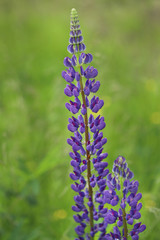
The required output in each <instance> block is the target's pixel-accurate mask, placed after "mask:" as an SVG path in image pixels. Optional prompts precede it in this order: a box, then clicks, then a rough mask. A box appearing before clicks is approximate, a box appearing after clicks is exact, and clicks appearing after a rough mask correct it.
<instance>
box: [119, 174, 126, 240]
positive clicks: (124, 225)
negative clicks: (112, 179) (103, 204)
mask: <svg viewBox="0 0 160 240" xmlns="http://www.w3.org/2000/svg"><path fill="white" fill-rule="evenodd" d="M120 185H121V190H122V192H121V199H123V181H122V177H120ZM122 218H123V227H124V237H125V238H126V240H127V239H128V228H127V221H126V211H125V208H124V209H122Z"/></svg>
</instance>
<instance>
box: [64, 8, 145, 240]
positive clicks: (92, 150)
mask: <svg viewBox="0 0 160 240" xmlns="http://www.w3.org/2000/svg"><path fill="white" fill-rule="evenodd" d="M70 30H71V31H70V39H69V43H70V44H69V46H68V48H67V49H68V51H69V53H71V54H72V56H71V57H70V58H69V57H65V59H64V66H65V67H66V69H65V71H63V72H62V77H63V78H64V79H65V81H66V82H67V85H66V87H65V89H64V93H65V95H66V96H68V97H70V98H71V100H69V102H67V103H66V104H65V106H66V108H67V109H68V110H69V111H70V112H71V113H72V114H74V116H72V117H71V118H69V119H68V122H69V124H68V130H69V131H70V132H71V133H72V134H74V135H72V136H71V137H70V138H68V139H67V143H68V144H69V145H70V146H71V147H72V152H70V153H69V155H70V157H71V162H70V164H71V166H72V167H73V171H72V172H71V173H70V178H71V179H72V180H73V181H74V183H72V184H71V188H72V190H73V191H74V192H75V196H74V202H75V204H74V205H73V206H72V210H73V211H74V212H75V214H74V216H73V218H74V220H75V222H76V223H77V224H78V225H77V226H76V227H75V232H76V234H77V238H75V240H93V239H94V236H95V235H96V234H97V233H99V235H98V239H99V240H105V239H106V240H127V238H128V236H129V235H130V236H131V238H132V239H133V240H138V238H139V233H141V232H143V231H144V230H145V228H146V226H145V225H142V224H141V222H139V223H135V224H134V220H135V219H136V220H137V219H140V217H141V214H140V212H139V211H140V209H141V208H142V203H140V202H139V200H140V199H141V197H142V194H141V193H138V186H139V183H138V181H135V180H131V179H132V178H133V173H132V172H131V171H130V169H129V168H128V166H127V163H126V160H125V158H124V157H121V156H119V157H118V158H117V159H116V160H115V162H114V165H113V170H112V172H113V173H112V174H111V173H109V170H108V169H107V167H108V163H107V162H106V161H105V159H106V158H107V157H108V153H103V147H104V144H105V143H106V142H107V138H105V137H103V132H102V130H103V129H104V128H105V126H106V124H105V121H104V117H103V116H100V115H98V116H97V117H96V118H94V116H93V115H92V114H90V115H89V116H88V110H89V109H90V110H91V111H92V112H93V113H97V112H99V110H100V109H101V108H102V107H103V105H104V101H103V100H102V99H99V97H97V96H95V95H93V96H91V97H90V95H91V94H94V93H96V92H97V91H98V90H99V87H100V82H99V81H96V80H95V77H97V75H98V71H97V69H96V68H94V67H93V66H90V65H89V66H87V67H85V66H84V65H85V64H90V63H91V62H92V60H93V56H92V55H91V54H90V53H87V54H86V53H84V50H85V49H86V47H85V45H84V43H83V37H82V32H81V30H80V25H79V20H78V15H77V11H76V10H75V9H72V11H71V27H70ZM83 81H84V82H83ZM105 204H107V206H110V205H111V208H109V207H108V208H106V206H105ZM118 204H120V207H119V209H118V207H117V205H118ZM127 205H128V207H127V208H126V206H127ZM115 206H116V210H115V209H113V208H114V207H115ZM117 209H118V210H117ZM126 209H127V210H126ZM128 209H129V210H128ZM111 224H114V227H113V231H111V232H109V233H108V232H107V226H108V225H111ZM128 224H129V225H133V224H134V226H133V228H132V229H130V230H128V229H129V228H128V227H127V226H128ZM87 225H89V228H88V227H87ZM121 228H122V229H121ZM86 229H89V230H88V231H87V230H86Z"/></svg>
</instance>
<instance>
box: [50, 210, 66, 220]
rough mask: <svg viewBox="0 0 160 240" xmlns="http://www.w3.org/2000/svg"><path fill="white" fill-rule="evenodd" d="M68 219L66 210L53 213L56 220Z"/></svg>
mask: <svg viewBox="0 0 160 240" xmlns="http://www.w3.org/2000/svg"><path fill="white" fill-rule="evenodd" d="M66 217H67V212H66V211H65V210H64V209H59V210H57V211H55V212H54V213H53V218H54V219H57V220H58V219H65V218H66Z"/></svg>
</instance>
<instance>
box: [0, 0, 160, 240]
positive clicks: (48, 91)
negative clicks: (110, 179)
mask: <svg viewBox="0 0 160 240" xmlns="http://www.w3.org/2000/svg"><path fill="white" fill-rule="evenodd" d="M73 7H74V8H76V9H77V11H78V13H79V18H80V24H81V29H82V33H83V36H84V42H85V44H86V46H87V52H90V53H92V54H93V56H94V58H93V62H92V63H93V66H94V67H96V68H97V69H98V71H99V75H98V77H97V80H99V81H101V88H100V90H99V93H98V94H99V96H100V98H102V99H104V101H105V105H104V107H103V109H102V110H101V114H102V115H104V117H105V121H106V128H105V129H104V131H103V132H104V136H105V137H107V139H108V143H107V144H106V145H105V151H107V152H108V154H109V156H108V159H107V161H108V163H109V168H110V169H111V168H112V164H113V161H114V160H115V159H116V158H117V156H118V155H123V156H124V157H125V158H126V159H127V161H128V164H129V167H130V169H131V170H132V171H133V172H134V175H135V179H137V180H138V181H139V182H140V189H139V190H140V191H141V192H142V194H143V200H142V201H143V208H142V210H141V214H142V221H143V223H145V224H146V225H147V230H146V231H145V232H144V233H143V234H141V235H140V239H143V240H148V239H149V240H158V239H159V235H160V228H159V225H160V28H159V22H160V2H159V1H158V0H141V1H138V0H121V1H120V0H93V1H92V0H82V1H75V0H70V1H65V0H59V1H55V0H52V1H51V0H46V1H43V0H39V1H38V0H32V1H31V0H28V1H25V0H0V239H1V240H53V239H54V240H72V239H74V238H75V233H74V228H75V226H76V224H75V223H74V221H73V218H72V215H73V213H72V210H71V206H72V204H73V194H74V193H73V191H72V190H71V188H70V184H71V180H70V179H69V172H70V171H71V166H70V158H69V156H68V152H69V151H70V147H69V146H68V145H67V143H66V139H67V137H68V136H70V134H69V132H68V131H67V123H68V120H67V119H68V117H69V116H70V113H69V112H68V111H67V110H66V109H65V107H64V105H65V102H66V101H67V100H68V99H67V97H66V96H65V95H64V93H63V91H64V87H65V85H66V83H65V81H64V79H63V78H62V77H61V72H62V70H64V69H65V67H64V66H63V59H64V57H65V56H69V53H68V52H67V50H66V49H67V46H68V40H69V21H70V19H69V17H70V10H71V8H73Z"/></svg>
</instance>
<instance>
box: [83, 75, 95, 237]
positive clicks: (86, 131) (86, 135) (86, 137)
mask: <svg viewBox="0 0 160 240" xmlns="http://www.w3.org/2000/svg"><path fill="white" fill-rule="evenodd" d="M80 87H81V95H82V101H83V104H84V105H85V107H86V109H87V105H86V99H85V94H84V91H83V83H82V76H81V77H80ZM84 123H85V146H86V156H87V181H88V191H89V196H90V198H91V202H92V203H93V191H92V187H91V186H90V177H91V164H90V163H91V161H90V154H89V151H88V150H87V143H88V141H89V134H88V133H89V132H88V115H87V112H86V114H85V115H84ZM89 215H90V231H92V229H93V226H94V223H93V206H91V207H89ZM90 239H91V240H93V239H94V238H93V237H91V238H90Z"/></svg>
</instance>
